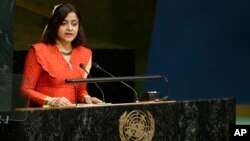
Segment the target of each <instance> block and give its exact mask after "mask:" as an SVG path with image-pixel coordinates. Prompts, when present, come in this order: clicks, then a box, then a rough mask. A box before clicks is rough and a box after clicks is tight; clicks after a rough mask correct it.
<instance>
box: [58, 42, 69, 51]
mask: <svg viewBox="0 0 250 141" xmlns="http://www.w3.org/2000/svg"><path fill="white" fill-rule="evenodd" d="M56 43H57V47H58V49H59V50H61V51H71V50H72V45H71V43H70V42H60V41H59V40H57V41H56Z"/></svg>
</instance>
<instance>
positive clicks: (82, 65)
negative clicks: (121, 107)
mask: <svg viewBox="0 0 250 141" xmlns="http://www.w3.org/2000/svg"><path fill="white" fill-rule="evenodd" d="M79 66H80V68H82V69H83V70H84V71H85V72H86V73H87V74H88V76H89V77H92V76H91V75H90V74H89V72H88V71H87V70H86V69H85V66H84V64H82V63H80V64H79ZM95 85H96V87H97V88H98V89H99V91H100V92H101V94H102V101H103V102H105V97H104V93H103V91H102V89H101V87H100V86H99V85H98V84H97V83H96V82H95Z"/></svg>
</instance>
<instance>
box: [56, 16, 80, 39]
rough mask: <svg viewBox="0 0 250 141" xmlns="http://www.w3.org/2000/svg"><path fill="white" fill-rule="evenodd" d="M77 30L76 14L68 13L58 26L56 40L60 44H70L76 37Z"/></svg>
mask: <svg viewBox="0 0 250 141" xmlns="http://www.w3.org/2000/svg"><path fill="white" fill-rule="evenodd" d="M78 30H79V20H78V18H77V15H76V13H74V12H70V13H69V14H68V15H67V16H66V17H65V19H64V21H63V22H62V24H61V25H60V26H59V29H58V33H57V34H58V40H59V41H60V42H61V43H71V42H72V41H73V40H74V39H75V38H76V36H77V33H78Z"/></svg>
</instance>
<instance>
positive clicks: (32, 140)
mask: <svg viewBox="0 0 250 141" xmlns="http://www.w3.org/2000/svg"><path fill="white" fill-rule="evenodd" d="M235 114H236V111H235V99H234V98H221V99H208V100H187V101H158V102H155V101H148V102H138V103H122V104H106V105H81V104H79V105H78V107H67V108H20V109H17V110H16V111H11V112H1V113H0V115H1V116H2V118H3V117H8V118H9V119H8V121H5V122H4V123H3V122H2V124H0V126H1V128H0V129H1V140H5V141H6V140H11V141H12V140H15V141H45V140H46V141H59V140H60V141H80V140H85V141H105V140H107V141H118V140H134V141H139V140H140V141H142V140H153V141H183V140H192V141H222V140H223V141H226V140H229V125H230V124H235V120H236V117H235V116H236V115H235Z"/></svg>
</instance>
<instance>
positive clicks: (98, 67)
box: [92, 62, 139, 102]
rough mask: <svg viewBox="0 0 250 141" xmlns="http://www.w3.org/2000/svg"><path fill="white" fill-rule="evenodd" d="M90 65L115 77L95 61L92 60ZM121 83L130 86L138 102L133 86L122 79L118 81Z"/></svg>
mask: <svg viewBox="0 0 250 141" xmlns="http://www.w3.org/2000/svg"><path fill="white" fill-rule="evenodd" d="M92 66H94V67H95V68H97V69H100V70H102V71H103V72H105V73H106V74H108V75H110V76H112V77H115V76H114V75H112V74H111V73H109V72H108V71H106V70H105V69H103V68H102V67H100V66H99V65H98V64H97V63H95V62H93V63H92ZM120 82H121V83H122V84H124V85H125V86H127V87H128V88H130V89H131V90H132V91H133V92H134V94H135V97H136V102H139V100H138V94H137V92H136V91H135V89H134V88H133V87H131V86H130V85H128V84H127V83H125V82H124V81H120Z"/></svg>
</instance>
